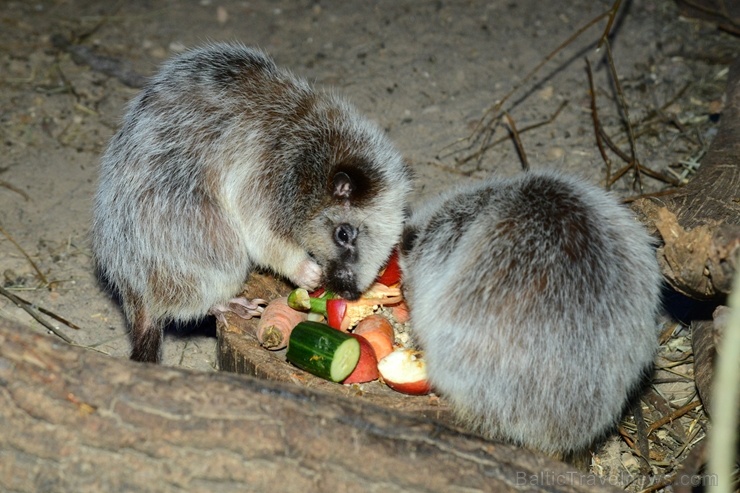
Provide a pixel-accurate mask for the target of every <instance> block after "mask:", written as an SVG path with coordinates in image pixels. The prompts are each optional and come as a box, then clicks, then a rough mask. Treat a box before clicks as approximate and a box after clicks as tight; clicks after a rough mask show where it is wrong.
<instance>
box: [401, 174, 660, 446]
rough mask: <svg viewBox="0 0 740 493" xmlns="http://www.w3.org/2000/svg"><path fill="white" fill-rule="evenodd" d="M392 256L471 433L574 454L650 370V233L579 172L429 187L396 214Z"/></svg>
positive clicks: (653, 305) (654, 285) (612, 420)
mask: <svg viewBox="0 0 740 493" xmlns="http://www.w3.org/2000/svg"><path fill="white" fill-rule="evenodd" d="M400 265H401V268H402V271H403V283H404V284H403V285H404V294H405V296H406V298H407V302H408V305H409V308H410V314H411V328H412V332H413V334H414V336H415V338H416V339H417V340H418V341H417V342H418V343H419V344H420V346H421V347H422V349H423V350H424V351H425V357H426V359H427V367H428V371H429V378H430V381H431V383H432V385H433V386H434V387H435V388H436V389H437V391H439V392H440V394H442V395H444V396H446V397H447V398H448V399H449V400H450V402H451V404H452V407H453V409H454V410H455V412H456V414H457V415H458V416H459V418H460V420H461V421H462V422H463V423H464V424H466V425H467V426H469V427H470V428H472V429H475V430H477V431H478V432H480V433H482V434H483V435H486V436H488V437H491V438H497V439H505V440H508V441H511V442H514V443H518V444H522V445H524V446H527V447H529V448H532V449H536V450H540V451H543V452H545V453H548V454H552V455H556V456H560V457H563V456H568V455H571V454H573V455H575V456H578V454H580V453H583V451H585V450H586V449H587V447H589V446H590V445H592V444H594V442H597V441H598V440H599V439H600V438H602V437H603V436H604V435H605V434H606V433H607V432H609V431H610V430H611V429H612V428H613V427H614V426H615V425H616V423H617V421H618V420H619V419H620V417H621V415H622V412H623V409H624V407H625V405H626V403H627V401H628V400H629V398H630V396H631V394H632V393H634V391H636V390H637V389H638V388H639V386H640V384H641V381H642V380H643V379H644V377H645V376H646V374H647V373H648V372H649V370H650V368H651V364H652V362H653V358H654V354H655V352H656V350H657V346H658V324H657V321H656V315H657V312H658V310H659V305H660V288H661V275H660V272H659V268H658V264H657V260H656V256H655V252H654V248H653V245H652V241H651V238H650V236H649V235H648V234H647V232H646V231H645V230H644V229H643V227H642V226H641V225H640V224H639V223H637V222H636V221H635V220H634V218H633V217H632V215H631V214H630V213H629V211H628V210H627V209H626V208H624V207H623V206H621V205H620V204H619V203H618V201H617V200H616V199H615V198H614V197H612V196H610V195H609V194H607V193H606V192H604V191H603V190H601V189H599V188H598V187H596V186H593V185H591V184H588V183H586V182H585V181H582V180H580V179H576V178H573V177H569V176H566V175H562V174H557V173H554V172H536V173H535V172H531V173H526V174H523V175H521V176H519V177H517V178H513V179H488V180H486V181H484V182H482V183H477V184H474V185H468V186H466V187H461V188H460V189H457V190H454V191H451V192H449V193H447V194H446V195H443V196H441V197H437V198H436V199H434V200H432V201H430V202H429V203H427V204H425V205H424V206H422V207H421V208H419V210H417V211H415V212H413V213H412V215H411V217H410V219H409V221H408V222H407V225H406V229H405V231H404V239H403V244H402V253H401V257H400Z"/></svg>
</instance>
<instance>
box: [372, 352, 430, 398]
mask: <svg viewBox="0 0 740 493" xmlns="http://www.w3.org/2000/svg"><path fill="white" fill-rule="evenodd" d="M378 371H379V372H380V377H381V378H382V379H383V381H384V382H385V384H386V385H388V386H389V387H390V388H392V389H393V390H395V391H396V392H402V393H404V394H411V395H423V394H428V393H429V392H431V390H432V389H431V385H430V383H429V379H428V376H427V366H426V362H425V361H424V359H423V358H422V357H421V353H419V352H418V351H415V350H413V349H407V348H399V349H396V350H395V351H393V352H392V353H391V354H389V355H388V356H386V357H385V358H383V359H381V360H380V361H379V362H378Z"/></svg>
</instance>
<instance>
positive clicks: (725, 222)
mask: <svg viewBox="0 0 740 493" xmlns="http://www.w3.org/2000/svg"><path fill="white" fill-rule="evenodd" d="M633 208H634V210H635V211H637V212H638V214H639V215H640V216H641V219H642V221H643V222H644V223H645V224H647V225H648V226H650V227H652V228H653V229H654V230H655V231H657V233H658V235H659V236H660V238H661V239H662V242H663V244H662V245H661V246H660V247H659V248H658V260H659V262H660V265H661V268H662V271H663V274H664V276H665V278H666V280H667V281H668V282H669V283H670V284H671V285H672V286H673V287H674V288H675V289H676V290H677V291H679V292H681V293H684V294H686V295H687V296H690V297H692V298H697V299H711V298H717V297H722V296H724V295H726V294H728V293H729V292H730V289H731V287H732V279H733V275H734V273H735V271H736V270H737V267H738V266H737V262H738V260H737V258H738V252H740V58H738V59H737V60H735V62H734V63H733V65H732V67H731V68H730V73H729V77H728V85H727V103H726V105H725V109H724V111H723V112H722V120H721V123H720V125H719V130H718V132H717V136H716V137H715V138H714V141H713V142H712V143H711V145H710V147H709V150H708V151H707V154H706V156H705V158H704V159H703V161H702V163H701V167H700V168H699V171H698V172H697V174H696V176H695V177H694V179H692V180H691V181H690V182H689V183H688V185H686V186H685V187H683V188H680V189H678V190H677V191H676V193H674V194H672V195H669V196H667V198H647V199H640V200H637V201H635V203H634V204H633Z"/></svg>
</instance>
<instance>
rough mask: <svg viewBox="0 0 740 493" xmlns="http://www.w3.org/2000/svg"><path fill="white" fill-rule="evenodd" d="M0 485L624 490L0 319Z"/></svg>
mask: <svg viewBox="0 0 740 493" xmlns="http://www.w3.org/2000/svg"><path fill="white" fill-rule="evenodd" d="M0 430H1V431H0V490H2V491H14V492H26V491H28V492H31V491H34V492H35V491H44V492H57V491H58V492H68V491H75V492H88V491H89V492H100V491H105V492H110V493H115V492H122V491H139V492H146V491H164V492H169V491H178V492H181V491H189V492H209V493H214V492H221V491H239V492H243V491H281V492H283V491H284V492H311V491H347V492H355V491H358V492H359V491H375V490H382V491H389V492H393V491H406V492H413V491H425V492H431V491H440V492H442V491H444V492H456V491H466V492H470V491H522V490H526V491H572V492H575V491H584V492H585V491H617V490H615V489H613V488H610V487H608V486H604V485H601V483H600V481H599V480H598V479H597V478H595V477H593V476H583V475H580V474H578V473H576V472H574V471H573V470H570V469H568V468H567V467H566V466H565V465H563V464H560V463H557V462H554V461H552V460H550V459H547V458H545V457H541V456H538V455H536V454H533V453H530V452H528V451H525V450H521V449H518V448H516V447H513V446H509V445H501V444H496V443H492V442H488V441H485V440H482V439H479V438H477V437H473V436H470V435H465V434H461V433H458V432H456V431H455V430H453V429H451V428H448V427H446V426H444V425H442V424H440V423H439V422H435V421H433V420H428V419H423V418H415V417H412V416H409V415H406V414H402V413H398V412H395V411H393V410H389V409H386V408H383V407H379V406H375V405H372V404H369V403H366V402H363V401H360V400H357V399H350V398H344V397H341V396H336V395H332V394H327V393H322V392H319V391H317V390H314V389H308V388H305V387H301V386H297V385H290V384H286V383H282V382H273V381H267V380H261V379H257V378H253V377H248V376H244V375H237V374H232V373H220V372H219V373H211V372H208V373H205V372H195V371H192V370H186V369H180V368H166V367H162V366H156V365H148V364H140V363H134V362H131V361H128V360H120V359H114V358H110V357H108V356H105V355H102V354H99V353H96V352H93V351H90V350H84V349H81V348H78V347H73V346H69V345H67V344H65V343H62V342H60V341H59V340H58V339H54V338H52V337H51V336H46V335H37V334H31V333H29V332H28V331H27V329H24V328H21V327H19V326H14V325H12V324H11V323H10V322H7V321H3V320H1V319H0Z"/></svg>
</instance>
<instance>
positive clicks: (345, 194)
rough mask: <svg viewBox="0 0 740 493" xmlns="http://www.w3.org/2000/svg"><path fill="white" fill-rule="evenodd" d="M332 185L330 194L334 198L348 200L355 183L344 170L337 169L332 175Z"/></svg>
mask: <svg viewBox="0 0 740 493" xmlns="http://www.w3.org/2000/svg"><path fill="white" fill-rule="evenodd" d="M333 187H334V188H333V192H332V194H333V195H334V198H335V199H343V200H349V198H350V197H351V196H352V192H354V190H355V184H354V183H352V179H351V178H350V177H349V175H348V174H347V173H345V172H344V171H339V172H337V174H335V175H334V182H333Z"/></svg>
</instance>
